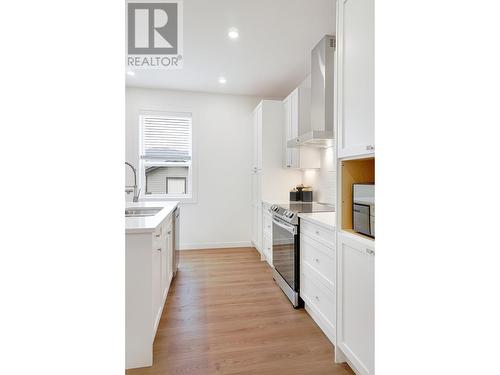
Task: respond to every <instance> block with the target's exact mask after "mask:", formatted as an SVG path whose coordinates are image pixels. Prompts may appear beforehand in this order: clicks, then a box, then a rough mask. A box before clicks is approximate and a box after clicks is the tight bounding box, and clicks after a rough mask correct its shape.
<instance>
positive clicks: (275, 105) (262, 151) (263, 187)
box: [251, 100, 302, 260]
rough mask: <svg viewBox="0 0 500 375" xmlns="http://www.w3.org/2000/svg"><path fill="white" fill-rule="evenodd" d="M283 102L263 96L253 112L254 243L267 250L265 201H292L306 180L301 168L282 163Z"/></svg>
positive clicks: (260, 249)
mask: <svg viewBox="0 0 500 375" xmlns="http://www.w3.org/2000/svg"><path fill="white" fill-rule="evenodd" d="M283 116H284V113H283V103H282V101H279V100H263V101H261V102H260V103H259V104H258V105H257V107H256V108H255V110H254V111H253V113H252V119H251V124H252V127H253V147H252V150H253V157H252V170H251V184H252V197H251V209H252V243H253V244H254V246H255V248H256V249H257V250H258V251H259V252H260V253H261V256H262V259H263V260H264V259H266V258H265V254H264V252H263V250H264V249H263V228H262V222H263V220H262V203H263V202H268V203H280V202H288V200H289V191H290V190H291V189H292V188H293V187H294V186H296V185H298V184H300V183H301V182H302V175H301V173H300V171H296V170H288V169H285V168H283V167H282V149H281V147H280V146H281V145H282V144H284V142H285V140H284V138H285V136H284V134H283V121H284V120H283Z"/></svg>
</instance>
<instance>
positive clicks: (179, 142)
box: [141, 113, 192, 162]
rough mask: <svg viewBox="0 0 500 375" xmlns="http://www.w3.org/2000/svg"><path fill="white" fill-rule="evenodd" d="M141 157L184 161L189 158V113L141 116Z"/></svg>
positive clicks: (190, 121) (190, 139) (190, 129)
mask: <svg viewBox="0 0 500 375" xmlns="http://www.w3.org/2000/svg"><path fill="white" fill-rule="evenodd" d="M142 131H143V134H142V140H143V147H142V151H143V154H142V155H141V158H142V159H147V160H155V161H165V162H186V161H190V160H191V145H192V137H191V134H192V133H191V131H192V117H191V115H190V114H187V113H186V114H166V115H143V116H142Z"/></svg>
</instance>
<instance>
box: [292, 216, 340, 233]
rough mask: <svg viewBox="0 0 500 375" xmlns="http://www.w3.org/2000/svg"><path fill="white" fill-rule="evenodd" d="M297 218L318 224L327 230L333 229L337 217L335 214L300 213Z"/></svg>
mask: <svg viewBox="0 0 500 375" xmlns="http://www.w3.org/2000/svg"><path fill="white" fill-rule="evenodd" d="M299 217H300V218H301V219H302V220H306V221H310V222H311V223H314V224H319V225H322V226H324V227H327V228H328V229H332V230H333V229H335V220H336V218H337V215H336V213H335V212H312V213H300V214H299Z"/></svg>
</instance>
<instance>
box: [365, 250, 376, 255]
mask: <svg viewBox="0 0 500 375" xmlns="http://www.w3.org/2000/svg"><path fill="white" fill-rule="evenodd" d="M366 253H367V254H370V255H375V251H373V250H372V249H366Z"/></svg>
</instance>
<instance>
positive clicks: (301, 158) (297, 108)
mask: <svg viewBox="0 0 500 375" xmlns="http://www.w3.org/2000/svg"><path fill="white" fill-rule="evenodd" d="M306 81H307V80H306ZM283 109H284V112H285V113H284V118H285V130H284V134H285V142H283V147H284V158H283V160H284V167H285V168H297V169H315V168H320V156H319V150H318V149H315V148H311V147H287V141H289V140H292V139H297V137H298V136H299V134H302V132H304V129H307V128H308V127H309V124H310V121H311V119H310V115H311V89H310V88H309V87H298V88H296V89H295V90H293V91H292V92H291V93H290V95H288V96H287V97H286V98H285V99H284V100H283Z"/></svg>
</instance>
